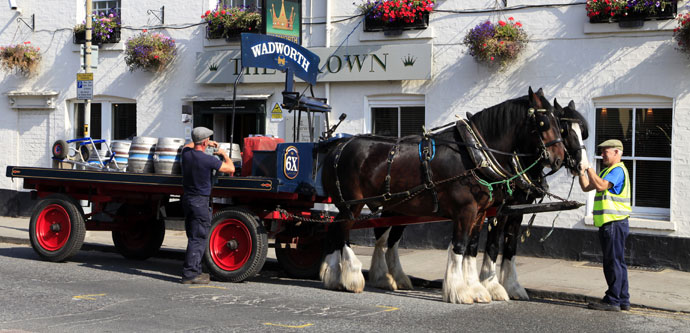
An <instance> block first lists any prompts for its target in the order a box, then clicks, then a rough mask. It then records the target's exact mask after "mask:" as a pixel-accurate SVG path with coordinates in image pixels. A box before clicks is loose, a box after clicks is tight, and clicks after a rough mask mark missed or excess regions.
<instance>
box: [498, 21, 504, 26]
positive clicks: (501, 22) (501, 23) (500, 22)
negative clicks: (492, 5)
mask: <svg viewBox="0 0 690 333" xmlns="http://www.w3.org/2000/svg"><path fill="white" fill-rule="evenodd" d="M498 25H500V26H502V27H505V26H506V23H505V22H503V21H498Z"/></svg>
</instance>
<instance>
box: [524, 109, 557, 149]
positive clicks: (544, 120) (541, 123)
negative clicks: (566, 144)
mask: <svg viewBox="0 0 690 333" xmlns="http://www.w3.org/2000/svg"><path fill="white" fill-rule="evenodd" d="M527 114H528V116H529V118H530V119H532V120H533V121H534V125H535V127H536V129H537V131H539V135H538V136H539V142H540V147H539V150H540V157H541V158H545V159H549V152H548V150H547V148H549V147H551V146H553V145H556V144H558V143H559V142H560V143H563V137H562V133H563V129H562V128H561V127H560V124H559V122H558V121H556V122H555V123H556V126H557V130H556V131H555V133H556V134H557V136H558V137H557V138H556V139H553V140H551V141H549V142H544V138H543V136H542V135H541V134H542V133H544V132H546V131H548V130H549V129H551V123H550V122H549V115H551V116H553V112H549V110H547V109H535V108H529V109H528V110H527Z"/></svg>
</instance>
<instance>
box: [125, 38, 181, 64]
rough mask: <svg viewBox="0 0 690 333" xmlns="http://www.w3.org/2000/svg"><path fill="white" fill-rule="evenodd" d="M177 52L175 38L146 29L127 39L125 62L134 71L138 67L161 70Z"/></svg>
mask: <svg viewBox="0 0 690 333" xmlns="http://www.w3.org/2000/svg"><path fill="white" fill-rule="evenodd" d="M176 53H177V49H176V47H175V40H174V39H172V38H170V37H168V36H165V35H163V34H159V33H149V32H148V31H147V30H144V31H143V32H142V33H140V34H139V35H136V36H134V37H132V38H129V39H128V40H127V44H126V48H125V63H126V64H127V66H129V70H130V71H132V72H133V71H135V70H137V69H141V70H144V71H149V72H160V71H162V70H163V69H164V68H165V67H166V66H167V65H168V64H170V63H171V62H172V61H173V59H174V58H175V54H176Z"/></svg>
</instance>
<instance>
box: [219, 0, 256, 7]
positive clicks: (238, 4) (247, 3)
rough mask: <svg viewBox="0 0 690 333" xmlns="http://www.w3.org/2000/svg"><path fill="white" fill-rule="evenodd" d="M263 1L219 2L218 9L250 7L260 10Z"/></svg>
mask: <svg viewBox="0 0 690 333" xmlns="http://www.w3.org/2000/svg"><path fill="white" fill-rule="evenodd" d="M262 1H263V0H220V1H219V2H218V8H221V7H226V8H229V7H251V8H256V9H261V2H262Z"/></svg>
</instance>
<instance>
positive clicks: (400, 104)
mask: <svg viewBox="0 0 690 333" xmlns="http://www.w3.org/2000/svg"><path fill="white" fill-rule="evenodd" d="M369 110H370V111H371V132H372V133H373V134H376V135H384V136H393V137H403V136H406V135H412V134H421V133H422V132H423V126H424V120H425V107H424V96H386V97H370V98H369Z"/></svg>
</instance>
